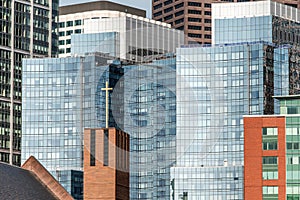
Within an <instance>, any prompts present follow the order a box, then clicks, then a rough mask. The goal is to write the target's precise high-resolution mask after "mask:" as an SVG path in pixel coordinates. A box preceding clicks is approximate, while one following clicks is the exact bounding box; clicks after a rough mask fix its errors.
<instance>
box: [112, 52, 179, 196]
mask: <svg viewBox="0 0 300 200" xmlns="http://www.w3.org/2000/svg"><path fill="white" fill-rule="evenodd" d="M124 69H125V75H124V81H125V82H124V94H125V95H124V119H126V120H125V121H124V127H123V128H124V130H125V132H127V133H130V199H169V194H170V167H171V166H173V165H174V162H175V139H176V137H175V134H176V129H175V128H176V91H175V90H176V88H175V81H176V77H175V75H176V71H175V58H174V55H172V54H170V55H168V56H166V57H165V58H162V59H160V60H155V61H153V62H151V63H148V64H140V65H129V66H124ZM115 91H116V88H115Z"/></svg>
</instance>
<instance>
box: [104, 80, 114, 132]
mask: <svg viewBox="0 0 300 200" xmlns="http://www.w3.org/2000/svg"><path fill="white" fill-rule="evenodd" d="M101 90H105V120H106V122H105V128H108V120H109V118H108V107H109V105H108V97H109V94H108V91H109V90H112V88H109V87H108V81H106V83H105V88H101Z"/></svg>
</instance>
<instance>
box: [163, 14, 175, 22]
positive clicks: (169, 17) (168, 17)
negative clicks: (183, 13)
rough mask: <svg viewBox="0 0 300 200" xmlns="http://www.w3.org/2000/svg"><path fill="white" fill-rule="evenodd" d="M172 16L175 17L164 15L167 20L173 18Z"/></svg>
mask: <svg viewBox="0 0 300 200" xmlns="http://www.w3.org/2000/svg"><path fill="white" fill-rule="evenodd" d="M172 18H173V15H168V16H166V17H164V20H165V21H167V20H169V19H172Z"/></svg>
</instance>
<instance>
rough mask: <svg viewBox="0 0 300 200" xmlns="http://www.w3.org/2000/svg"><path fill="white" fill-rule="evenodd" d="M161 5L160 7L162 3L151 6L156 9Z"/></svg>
mask: <svg viewBox="0 0 300 200" xmlns="http://www.w3.org/2000/svg"><path fill="white" fill-rule="evenodd" d="M161 7H162V3H160V4H157V5H155V6H154V7H153V8H154V10H156V9H159V8H161Z"/></svg>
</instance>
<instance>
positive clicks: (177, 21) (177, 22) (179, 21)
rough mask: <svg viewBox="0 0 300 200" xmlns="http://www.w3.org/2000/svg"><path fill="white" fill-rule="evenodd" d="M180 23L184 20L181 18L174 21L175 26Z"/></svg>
mask: <svg viewBox="0 0 300 200" xmlns="http://www.w3.org/2000/svg"><path fill="white" fill-rule="evenodd" d="M182 22H184V19H183V18H181V19H178V20H176V21H175V24H180V23H182Z"/></svg>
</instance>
